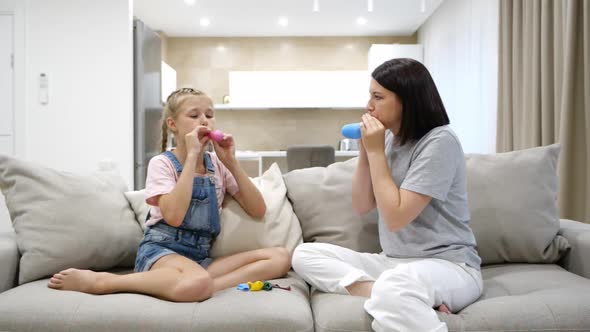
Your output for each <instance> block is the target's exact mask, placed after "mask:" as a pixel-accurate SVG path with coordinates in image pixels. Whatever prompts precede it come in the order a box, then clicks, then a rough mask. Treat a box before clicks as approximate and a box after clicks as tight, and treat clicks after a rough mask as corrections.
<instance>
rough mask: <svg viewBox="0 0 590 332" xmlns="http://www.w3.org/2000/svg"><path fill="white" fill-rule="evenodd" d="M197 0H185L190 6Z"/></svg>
mask: <svg viewBox="0 0 590 332" xmlns="http://www.w3.org/2000/svg"><path fill="white" fill-rule="evenodd" d="M196 2H197V1H196V0H184V3H186V4H187V5H189V6H194V5H195V3H196Z"/></svg>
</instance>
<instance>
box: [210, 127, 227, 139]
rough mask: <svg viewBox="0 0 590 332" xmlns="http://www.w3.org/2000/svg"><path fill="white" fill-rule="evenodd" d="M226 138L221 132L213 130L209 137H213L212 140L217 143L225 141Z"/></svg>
mask: <svg viewBox="0 0 590 332" xmlns="http://www.w3.org/2000/svg"><path fill="white" fill-rule="evenodd" d="M224 136H225V135H224V134H223V132H222V131H220V130H213V131H211V132H209V137H211V139H212V140H214V141H215V142H221V141H223V137H224Z"/></svg>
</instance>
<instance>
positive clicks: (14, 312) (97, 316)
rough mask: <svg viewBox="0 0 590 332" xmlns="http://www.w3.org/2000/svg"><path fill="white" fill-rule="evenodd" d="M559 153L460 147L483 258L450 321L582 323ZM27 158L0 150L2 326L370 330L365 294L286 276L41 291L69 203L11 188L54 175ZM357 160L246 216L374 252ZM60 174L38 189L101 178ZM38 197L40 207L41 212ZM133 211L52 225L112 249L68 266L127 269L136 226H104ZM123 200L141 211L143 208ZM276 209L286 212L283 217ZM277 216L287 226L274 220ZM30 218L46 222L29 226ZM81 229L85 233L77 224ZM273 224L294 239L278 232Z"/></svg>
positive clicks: (471, 327) (584, 307)
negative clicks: (249, 285) (243, 287)
mask: <svg viewBox="0 0 590 332" xmlns="http://www.w3.org/2000/svg"><path fill="white" fill-rule="evenodd" d="M558 152H559V147H558V146H549V147H542V148H536V149H530V150H523V151H517V152H512V153H506V154H498V155H488V156H485V155H469V156H467V158H466V160H467V166H468V182H469V188H468V189H469V199H470V208H471V214H472V227H473V229H474V232H475V235H476V238H477V240H478V250H479V252H480V255H481V256H482V259H483V262H484V266H483V268H482V271H483V277H484V287H485V289H484V292H483V295H482V296H481V298H480V299H479V300H478V301H476V302H475V303H473V304H472V305H470V306H468V307H467V308H465V309H464V310H462V311H461V312H459V313H456V314H453V315H447V314H439V317H440V318H441V320H443V321H445V322H446V323H447V324H448V326H449V330H450V331H590V259H589V257H590V225H587V224H582V223H579V222H575V221H570V220H559V219H558V217H557V216H558V211H557V207H556V203H555V200H556V197H557V178H556V176H555V170H556V165H557V156H558ZM15 165H16V166H15ZM23 167H28V166H26V165H25V166H23V164H20V163H17V162H15V161H14V160H13V159H10V158H7V157H0V185H1V186H2V191H3V192H4V193H5V196H6V197H7V205H8V207H9V210H10V214H11V216H12V219H13V221H14V220H17V222H14V227H15V229H16V233H15V231H14V230H13V227H12V224H11V223H10V222H8V221H6V220H3V221H1V223H0V225H1V226H0V229H1V230H0V266H1V268H0V292H1V293H0V331H4V330H8V331H64V330H67V331H135V330H138V331H169V330H173V331H371V317H370V316H368V315H367V314H366V312H364V310H363V307H362V304H363V301H364V299H363V298H360V297H353V296H342V295H335V294H324V293H321V292H318V291H316V290H314V289H310V288H309V286H308V285H307V284H306V283H305V282H304V281H303V280H302V279H301V278H300V277H299V276H297V275H296V274H295V273H294V272H290V273H289V274H288V275H287V276H286V277H285V278H283V279H278V280H275V282H277V283H279V284H282V285H290V286H291V288H292V290H291V291H284V290H280V289H273V290H272V291H269V292H241V291H238V290H236V289H228V290H225V291H222V292H220V293H218V294H216V295H215V296H214V297H213V298H211V299H209V300H207V301H205V302H202V303H172V302H167V301H162V300H158V299H155V298H153V297H149V296H145V295H139V294H113V295H102V296H94V295H88V294H83V293H77V292H65V291H56V290H52V289H48V288H47V287H46V283H47V279H46V276H44V275H46V274H49V273H50V271H51V270H52V269H53V270H55V269H59V268H61V267H60V266H59V265H60V262H61V260H65V259H66V258H67V257H65V256H67V253H63V250H62V251H61V252H60V251H59V250H58V251H52V248H53V247H55V245H53V246H51V247H47V248H45V249H44V250H45V254H44V255H41V256H40V257H39V255H37V256H35V255H32V254H34V253H35V250H38V249H39V248H36V247H35V246H41V244H40V243H42V242H50V241H54V240H53V239H51V237H52V236H54V235H52V234H54V233H55V232H56V230H54V229H52V227H54V225H57V224H60V222H62V221H63V220H66V219H63V218H65V217H63V218H62V219H58V218H56V217H55V215H57V214H60V213H62V212H63V211H64V209H67V208H66V206H60V207H59V208H56V209H55V210H52V208H51V206H54V205H56V204H51V205H49V204H46V203H44V202H43V199H42V198H43V197H44V196H42V195H41V194H30V195H28V196H23V197H20V196H19V195H20V193H22V189H21V192H19V193H15V192H14V190H17V189H18V188H22V187H18V185H17V184H16V182H19V181H20V182H19V183H21V184H22V183H25V184H26V185H29V186H30V185H32V184H31V183H33V184H35V185H38V186H43V188H44V190H46V191H48V190H49V189H47V188H46V187H47V183H44V182H43V178H44V176H50V175H51V174H49V173H47V174H38V173H40V172H45V171H47V172H52V171H50V170H40V169H38V168H35V169H33V170H32V171H30V170H29V171H25V172H23V171H22V170H19V168H23ZM354 167H355V160H350V161H347V162H341V163H335V164H332V165H330V166H328V167H326V168H320V167H316V168H309V169H301V170H295V171H292V172H290V173H288V174H285V175H284V178H282V179H281V180H283V181H284V186H285V189H286V196H287V197H288V200H286V199H285V200H282V201H281V200H277V206H279V205H280V206H282V210H281V211H282V212H281V213H280V214H277V215H276V216H273V217H272V218H273V220H270V219H267V220H266V222H267V223H268V225H271V226H272V229H269V228H268V227H270V226H268V225H266V226H256V227H267V229H264V230H263V229H262V228H260V229H259V230H258V232H259V233H264V232H266V233H269V232H270V233H272V232H275V233H273V234H274V235H273V236H272V238H273V239H275V240H276V241H278V243H279V244H280V243H284V244H285V245H287V246H288V247H289V248H290V250H292V248H293V246H294V245H293V242H292V241H291V240H290V239H292V238H293V236H292V235H293V234H295V236H297V232H296V231H294V230H293V227H291V228H289V229H282V230H280V231H279V229H280V228H281V227H283V226H284V224H287V223H291V222H293V220H294V219H293V216H292V215H291V217H285V216H288V215H289V214H288V212H289V211H293V212H294V215H295V216H296V220H297V222H298V225H297V226H298V227H299V226H300V230H301V233H300V234H299V236H302V238H303V241H318V242H330V243H335V244H338V245H342V246H346V247H349V248H352V249H355V250H360V251H367V252H378V251H379V250H380V248H379V242H378V238H377V228H376V224H375V222H376V214H375V213H374V212H373V213H371V214H369V215H367V216H363V217H358V216H356V215H355V214H354V212H353V211H352V208H351V197H350V190H351V188H350V186H351V185H350V178H351V176H352V172H353V170H354ZM15 169H16V170H15ZM19 172H20V174H19V175H18V176H17V175H15V174H16V173H19ZM52 174H53V173H52ZM53 175H55V174H53ZM14 179H16V180H14ZM71 179H74V180H75V181H74V180H71ZM62 180H63V181H65V182H67V181H70V180H71V181H70V183H68V185H66V186H64V187H59V186H57V187H56V184H51V186H52V187H56V188H53V189H51V190H53V191H50V190H49V191H48V195H49V194H51V195H56V194H55V193H56V192H58V193H59V192H61V191H70V192H71V193H72V195H73V194H75V195H77V196H84V195H81V194H80V192H83V188H79V186H80V182H82V181H87V182H88V183H90V182H92V181H95V182H96V181H97V180H96V177H93V178H85V179H82V180H81V179H80V178H73V175H63V176H62ZM263 182H264V181H262V180H261V181H260V182H258V184H259V185H261V184H262V183H263ZM76 185H78V188H77V189H75V190H73V191H72V189H67V186H74V187H76ZM101 185H104V186H103V187H101ZM93 186H94V187H100V188H99V189H97V190H96V192H100V193H101V195H105V194H108V195H110V196H118V197H124V196H123V192H124V191H125V189H124V188H123V187H117V186H113V185H112V184H109V183H108V182H100V183H98V184H96V183H94V184H93ZM262 187H264V188H267V187H268V185H264V186H262ZM15 188H16V189H15ZM11 190H13V192H10V191H11ZM76 190H77V191H76ZM109 190H110V191H109ZM89 195H90V194H89ZM275 196H276V197H278V196H277V195H275ZM69 200H71V197H69ZM83 201H84V200H83V198H80V199H79V200H78V202H73V203H72V204H71V207H70V208H71V209H79V208H80V204H78V206H76V203H80V202H83ZM27 202H29V203H27ZM117 202H119V201H117ZM129 202H131V201H129ZM111 203H112V204H114V203H113V202H111ZM287 203H289V204H290V205H289V208H288V209H286V208H285V206H286V205H285V204H287ZM44 204H45V205H44ZM64 204H65V203H64ZM97 204H98V203H97ZM112 204H111V205H112ZM117 204H118V203H117ZM273 204H274V203H273ZM40 205H41V206H44V208H43V209H37V208H36V207H37V206H40ZM131 207H134V206H133V204H131V205H129V204H128V206H127V207H123V206H121V207H120V211H123V212H120V211H119V212H118V213H115V215H114V216H115V217H112V218H110V217H109V218H105V217H104V216H102V215H100V214H99V217H101V218H102V219H99V220H100V221H102V222H103V223H106V225H104V227H102V228H96V229H94V228H93V227H94V226H92V225H93V224H91V223H90V221H88V220H87V218H90V217H91V216H92V215H91V213H94V214H96V213H95V212H96V211H105V207H104V206H98V207H96V206H91V207H88V213H89V214H88V216H85V217H84V218H83V219H84V224H83V225H79V223H81V221H77V220H78V219H76V218H73V219H72V220H73V221H72V222H68V223H67V226H68V227H66V228H63V227H62V228H60V229H59V231H60V232H61V233H62V235H61V236H62V237H60V238H59V241H60V242H59V243H60V246H62V245H64V246H65V243H69V242H68V241H70V238H71V237H72V236H73V237H76V238H78V239H79V238H80V237H84V236H87V233H88V232H90V233H91V236H90V237H87V238H85V242H86V243H87V245H86V247H92V246H93V245H94V244H93V241H95V238H98V239H97V240H96V241H98V242H99V243H104V248H102V249H101V250H102V251H109V255H110V256H111V258H110V261H109V260H108V259H106V258H105V257H106V256H108V255H107V253H105V254H104V257H102V251H96V252H90V256H88V253H86V252H85V250H87V248H80V249H79V252H78V253H76V254H75V255H72V257H74V258H76V257H82V258H80V259H79V261H78V262H74V263H75V264H78V265H77V266H81V267H93V268H95V269H100V268H99V267H102V269H104V270H107V269H109V270H114V271H118V272H119V273H125V272H127V271H130V270H131V266H132V261H133V253H132V251H133V248H134V246H135V245H136V244H137V241H138V239H139V238H141V228H140V227H139V225H137V224H136V225H135V226H131V223H129V225H127V224H126V225H127V226H129V230H130V232H129V234H133V235H128V236H127V238H126V239H122V238H117V237H120V236H121V234H120V233H121V232H118V233H112V232H111V231H110V230H109V229H111V228H124V227H123V226H121V222H120V221H118V220H117V218H119V219H124V218H129V216H128V214H129V213H133V212H129V211H128V210H131ZM125 209H127V210H125ZM133 210H134V212H135V213H136V214H137V213H138V210H139V208H138V207H134V209H133ZM228 210H231V209H228ZM271 210H272V209H271ZM224 211H225V210H224ZM277 211H278V210H277ZM40 216H44V218H42V217H41V218H40ZM60 216H61V215H60ZM134 217H136V216H135V215H133V216H131V218H133V219H135V218H134ZM237 217H239V215H237ZM226 218H230V217H227V216H226ZM233 218H236V216H233ZM285 218H287V219H289V220H288V221H284V220H286V219H285ZM40 219H42V221H39V220H40ZM106 219H109V220H106ZM275 219H276V220H279V219H280V220H282V222H283V224H276V223H275V224H274V225H273V222H275V221H276V220H275ZM68 220H69V219H68ZM36 222H37V223H36ZM111 222H114V224H109V223H111ZM239 222H240V221H237V223H239ZM234 223H236V222H235V221H234ZM290 225H291V224H290ZM127 226H125V227H127ZM291 226H292V225H291ZM133 227H137V229H134V228H133ZM39 228H43V232H38V233H35V232H34V231H35V230H37V229H39ZM79 228H86V231H82V232H77V231H74V230H73V229H79ZM31 232H33V233H31ZM68 232H72V233H71V234H67V233H68ZM85 232H86V233H85ZM63 233H66V234H63ZM101 233H105V234H104V235H103V234H101ZM279 233H283V234H287V233H288V234H290V235H288V236H283V237H281V236H280V234H279ZM32 234H36V235H32ZM85 234H86V235H85ZM43 236H46V237H47V238H46V240H43V239H44V238H45V237H43ZM226 236H227V237H228V239H229V237H231V235H226ZM113 238H115V239H116V240H112V239H113ZM248 238H250V237H248ZM72 241H73V240H72ZM122 241H123V242H124V244H121V242H122ZM223 241H225V240H223ZM299 241H300V240H299ZM246 242H247V240H246ZM259 244H260V243H259ZM263 244H265V245H276V244H277V243H263ZM251 245H252V243H251ZM60 250H61V249H60ZM220 250H221V249H220ZM86 256H87V257H86ZM84 257H86V258H84ZM113 257H114V258H116V259H114V260H113ZM74 263H72V262H67V264H70V265H71V264H74ZM17 284H18V286H17Z"/></svg>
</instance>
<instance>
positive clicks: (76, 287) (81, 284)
mask: <svg viewBox="0 0 590 332" xmlns="http://www.w3.org/2000/svg"><path fill="white" fill-rule="evenodd" d="M108 274H109V273H106V272H94V271H90V270H78V269H67V270H63V271H61V272H59V273H56V274H54V275H53V277H51V279H49V282H48V283H47V287H49V288H53V289H61V290H73V291H78V292H84V293H89V294H104V287H103V286H104V285H103V284H104V278H105V277H107V276H108Z"/></svg>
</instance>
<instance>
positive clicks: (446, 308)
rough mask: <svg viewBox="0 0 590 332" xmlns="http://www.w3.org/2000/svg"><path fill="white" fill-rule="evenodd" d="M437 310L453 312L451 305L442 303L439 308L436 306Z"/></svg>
mask: <svg viewBox="0 0 590 332" xmlns="http://www.w3.org/2000/svg"><path fill="white" fill-rule="evenodd" d="M436 310H438V311H440V312H442V313H445V314H449V315H450V314H452V312H451V310H449V307H447V305H446V304H444V303H443V304H441V305H440V306H439V307H438V308H436Z"/></svg>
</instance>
